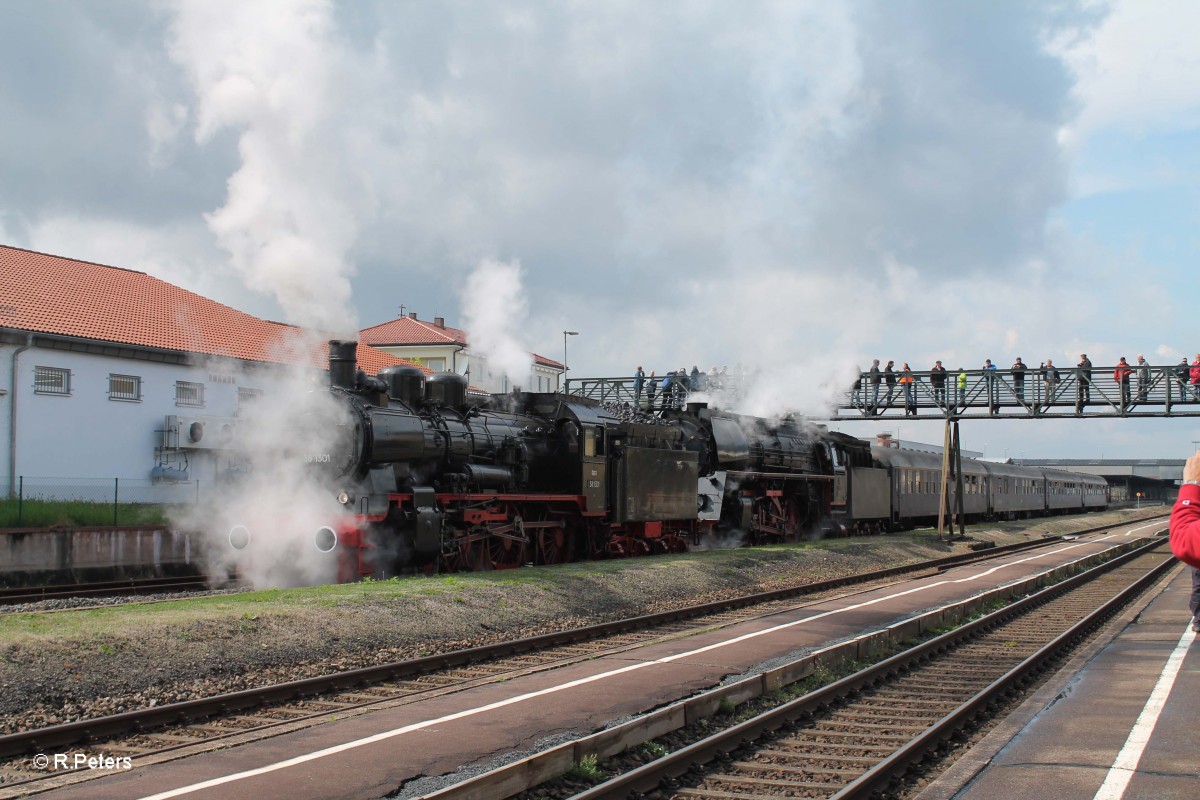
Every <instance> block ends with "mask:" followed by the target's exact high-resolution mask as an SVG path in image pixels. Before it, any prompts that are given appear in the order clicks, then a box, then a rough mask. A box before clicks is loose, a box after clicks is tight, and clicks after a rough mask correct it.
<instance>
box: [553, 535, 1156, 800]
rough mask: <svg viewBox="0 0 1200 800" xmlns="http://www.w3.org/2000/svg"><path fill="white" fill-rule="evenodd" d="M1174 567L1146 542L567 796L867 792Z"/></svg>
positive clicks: (971, 721) (846, 795)
mask: <svg viewBox="0 0 1200 800" xmlns="http://www.w3.org/2000/svg"><path fill="white" fill-rule="evenodd" d="M1174 564H1175V561H1174V559H1173V558H1172V557H1171V555H1170V552H1169V550H1168V549H1167V545H1166V543H1165V542H1153V543H1151V544H1149V545H1146V546H1143V547H1141V548H1139V549H1137V550H1134V551H1132V552H1130V553H1127V554H1126V555H1123V556H1120V557H1119V558H1117V559H1114V560H1113V561H1111V562H1108V563H1107V564H1103V565H1101V566H1099V567H1095V568H1093V569H1090V570H1088V571H1087V572H1084V573H1082V574H1080V575H1077V576H1075V577H1073V578H1070V579H1068V580H1066V581H1064V582H1062V583H1060V584H1057V585H1055V586H1052V587H1050V588H1048V589H1045V590H1043V591H1041V592H1039V593H1038V594H1036V595H1033V596H1031V597H1029V598H1026V599H1025V600H1022V601H1019V602H1017V603H1014V604H1012V605H1010V606H1008V607H1006V608H1004V609H1001V610H999V611H996V612H994V613H992V614H989V615H987V616H986V617H983V618H981V619H979V620H976V621H974V622H972V623H969V624H967V625H965V626H963V627H961V628H959V629H957V630H955V631H952V632H950V633H947V634H944V635H942V636H939V637H937V638H936V639H933V640H931V641H928V642H925V643H923V644H920V645H918V646H916V647H914V648H912V649H910V650H907V651H905V652H903V653H899V654H897V655H895V656H892V657H891V658H888V659H887V660H885V661H883V662H881V663H879V664H876V665H875V666H872V667H869V668H867V669H864V670H862V671H860V672H856V673H854V674H853V675H850V676H848V677H845V678H842V679H841V680H838V681H836V682H834V683H832V684H830V685H828V686H826V687H824V688H822V689H819V690H817V691H814V692H811V693H809V694H806V695H804V696H803V697H800V698H797V699H795V700H793V701H790V702H788V703H785V704H784V705H781V706H778V707H776V708H773V709H771V710H768V711H766V712H764V713H761V714H758V715H756V716H754V717H752V718H750V719H747V720H745V721H743V722H740V723H738V724H736V725H734V726H733V727H730V728H728V729H727V730H723V731H721V732H719V733H717V734H714V735H712V736H708V737H706V738H703V739H700V740H698V741H694V742H693V743H691V744H689V745H687V746H685V747H683V748H681V749H679V750H676V751H675V752H673V753H670V754H669V755H666V756H664V757H662V758H659V759H657V760H655V761H652V762H651V763H649V764H646V765H645V766H642V767H639V768H637V769H633V770H631V771H629V772H626V773H624V774H621V775H618V776H616V777H613V778H611V779H609V780H607V781H605V782H603V783H601V784H599V785H597V786H594V787H592V788H591V789H588V790H586V791H583V792H580V793H578V794H575V795H573V797H572V800H616V798H626V797H629V796H640V795H650V796H653V797H655V798H662V799H663V800H667V798H673V799H674V800H756V799H757V798H765V797H798V798H807V797H813V798H816V797H822V798H838V800H849V799H850V798H867V797H871V796H874V795H875V794H876V793H877V792H879V791H881V790H883V789H885V788H887V787H889V786H890V787H895V786H896V785H897V781H898V780H899V779H900V778H901V777H902V776H903V775H904V774H905V772H906V771H907V770H909V769H910V768H911V767H912V766H913V765H914V764H917V763H919V762H920V761H921V760H922V759H924V758H925V757H926V756H927V755H929V754H930V753H933V752H934V751H936V750H937V749H938V748H939V747H940V746H941V745H942V744H943V743H944V742H947V741H948V740H951V739H952V738H953V737H955V736H958V735H959V734H960V733H961V732H962V731H964V729H971V728H973V727H975V726H977V725H978V724H979V721H980V720H983V719H985V718H986V717H987V716H988V714H989V709H990V708H992V707H994V706H997V705H999V704H1000V703H1001V702H1002V701H1003V700H1004V699H1005V696H1006V695H1008V694H1010V693H1011V692H1013V691H1014V690H1015V689H1016V688H1018V687H1020V686H1021V685H1023V684H1024V683H1026V682H1028V681H1030V680H1031V679H1032V677H1033V676H1035V675H1036V673H1037V672H1038V671H1039V670H1042V669H1044V668H1045V667H1046V665H1047V664H1049V663H1051V662H1053V661H1054V660H1055V659H1057V658H1058V657H1059V656H1061V655H1062V654H1063V653H1064V652H1065V651H1067V650H1069V649H1071V648H1072V647H1074V646H1075V645H1077V644H1078V643H1079V642H1081V641H1083V640H1084V639H1085V638H1086V636H1087V635H1088V634H1089V633H1090V632H1091V631H1093V630H1095V629H1096V628H1097V627H1098V626H1099V625H1100V624H1102V623H1103V622H1104V621H1105V620H1107V619H1108V618H1109V617H1111V616H1113V615H1114V614H1116V613H1117V612H1118V611H1119V610H1120V609H1121V608H1122V607H1124V606H1125V605H1127V604H1128V603H1129V602H1131V601H1132V600H1133V599H1134V598H1135V597H1137V595H1139V594H1140V593H1141V592H1142V591H1143V590H1144V589H1145V588H1146V587H1148V586H1150V585H1151V584H1152V583H1154V582H1155V581H1157V580H1158V579H1159V578H1160V577H1161V576H1162V575H1163V574H1164V573H1165V572H1166V571H1167V570H1168V569H1170V568H1171V567H1172V566H1173V565H1174ZM539 796H549V797H554V796H560V795H558V794H556V793H555V792H554V791H553V790H549V791H543V792H541V793H540V795H539Z"/></svg>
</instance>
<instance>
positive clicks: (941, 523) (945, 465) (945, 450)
mask: <svg viewBox="0 0 1200 800" xmlns="http://www.w3.org/2000/svg"><path fill="white" fill-rule="evenodd" d="M949 472H950V417H946V434H945V436H943V437H942V480H941V488H940V489H939V491H938V495H939V496H938V528H937V535H938V538H939V539H941V538H942V535H943V534H944V533H945V532H946V495H947V492H946V482H947V481H949V480H950V475H949Z"/></svg>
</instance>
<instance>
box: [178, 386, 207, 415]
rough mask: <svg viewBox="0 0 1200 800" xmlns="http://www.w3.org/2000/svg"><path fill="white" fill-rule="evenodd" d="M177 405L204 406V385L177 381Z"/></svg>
mask: <svg viewBox="0 0 1200 800" xmlns="http://www.w3.org/2000/svg"><path fill="white" fill-rule="evenodd" d="M175 405H177V406H193V407H196V408H201V407H203V406H204V384H203V383H192V382H191V381H175Z"/></svg>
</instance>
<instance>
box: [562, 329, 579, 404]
mask: <svg viewBox="0 0 1200 800" xmlns="http://www.w3.org/2000/svg"><path fill="white" fill-rule="evenodd" d="M578 335H579V331H563V371H562V374H563V385H562V390H563V391H564V392H565V391H566V390H567V373H568V372H570V371H571V368H570V367H568V366H567V337H568V336H578Z"/></svg>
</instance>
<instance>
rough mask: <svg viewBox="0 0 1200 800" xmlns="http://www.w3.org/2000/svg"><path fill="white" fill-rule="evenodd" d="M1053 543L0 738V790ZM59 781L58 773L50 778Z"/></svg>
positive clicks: (271, 731) (223, 741)
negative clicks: (87, 760)
mask: <svg viewBox="0 0 1200 800" xmlns="http://www.w3.org/2000/svg"><path fill="white" fill-rule="evenodd" d="M1123 524H1128V523H1123ZM1107 527H1112V526H1106V527H1102V528H1098V529H1097V530H1106V529H1107ZM1058 541H1060V537H1052V538H1047V539H1043V540H1038V541H1035V542H1027V543H1022V544H1019V545H1012V546H1008V547H999V548H991V549H988V550H985V551H980V552H976V553H969V554H963V555H959V556H952V557H949V558H944V559H936V560H933V561H927V562H921V563H918V564H913V565H908V566H905V567H895V568H891V569H886V570H880V571H876V572H872V573H864V574H862V575H859V576H854V577H849V578H843V579H836V580H831V581H823V582H820V583H813V584H806V585H802V586H798V587H793V588H790V589H784V590H777V591H773V592H767V593H762V594H755V595H747V596H744V597H740V598H733V599H730V600H726V601H721V602H717V603H709V604H704V605H700V606H693V607H689V608H685V609H679V610H676V611H671V612H664V613H660V614H653V615H647V616H643V617H637V618H632V619H625V620H619V621H616V622H612V623H605V624H601V625H594V626H589V627H586V628H581V629H576V630H571V631H564V632H561V633H556V634H548V635H544V636H537V637H530V638H526V639H520V640H515V641H510V642H504V643H500V644H496V645H490V646H487V647H480V648H473V649H470V650H461V651H454V652H450V653H445V654H441V655H435V656H429V657H426V658H421V659H415V660H411V661H404V662H396V663H392V664H385V665H381V666H376V667H368V668H363V669H357V670H352V671H348V672H342V673H336V674H332V675H326V676H320V677H317V678H310V679H305V680H300V681H293V682H289V683H284V684H277V685H272V686H265V687H261V688H257V689H250V690H245V691H241V692H235V693H231V694H225V695H219V696H215V697H211V698H204V699H199V700H193V701H186V702H182V703H173V704H169V705H164V706H160V707H156V708H146V709H140V710H137V711H132V712H127V713H123V714H117V715H112V716H109V717H102V718H96V719H87V720H79V721H76V722H70V723H66V724H62V725H56V726H53V727H47V728H41V729H38V730H31V731H24V732H20V733H14V734H9V735H4V736H0V757H7V759H8V760H7V761H6V762H4V763H0V787H5V786H12V785H22V784H27V783H31V782H37V781H39V780H43V779H46V778H47V777H51V776H47V775H45V774H44V773H43V771H41V770H39V769H37V767H36V765H34V764H33V763H32V762H31V761H30V759H29V758H28V754H29V753H32V752H34V751H43V752H45V751H50V750H54V749H61V748H63V747H66V746H76V747H75V749H76V751H77V752H86V753H87V754H89V755H99V756H116V757H124V756H130V757H132V758H134V759H135V763H149V762H150V761H154V760H161V759H163V758H172V757H180V756H182V755H185V754H190V753H193V752H201V751H204V750H209V749H213V748H216V747H220V746H228V745H231V744H235V743H241V742H243V741H248V740H253V739H255V738H261V737H262V736H267V735H277V734H278V733H280V732H282V731H286V730H288V729H290V728H297V727H304V726H307V725H311V724H315V723H316V722H319V721H321V720H323V719H327V718H329V717H330V716H333V715H336V716H338V717H339V718H345V717H346V716H350V715H354V714H359V713H367V712H368V711H370V710H372V709H373V708H377V707H385V706H387V705H389V704H393V703H406V702H412V701H413V700H415V699H419V698H420V697H422V696H424V697H429V696H434V695H437V694H443V693H448V692H455V691H461V690H462V689H464V688H468V687H470V686H472V685H478V684H482V683H487V682H490V681H496V680H507V679H510V678H512V677H514V676H517V675H520V674H523V673H527V672H532V671H538V670H544V669H551V668H554V667H558V666H561V665H563V664H567V663H571V662H573V661H580V660H585V659H590V658H595V657H597V656H599V655H603V654H608V653H615V652H621V651H624V650H631V649H634V648H638V647H642V646H645V645H646V644H648V643H651V642H653V641H657V640H662V639H670V638H674V637H679V636H683V635H688V634H690V633H695V632H696V631H698V630H704V629H714V628H720V627H723V626H727V625H731V624H734V623H736V622H740V621H744V620H746V619H749V618H752V617H756V616H765V615H768V614H773V613H778V612H779V611H780V610H783V609H786V608H795V607H797V606H798V605H805V604H808V603H813V602H818V601H819V600H821V599H825V598H827V597H828V596H830V595H832V594H835V593H844V590H845V589H846V588H847V587H857V591H867V590H868V589H874V588H878V587H879V586H880V585H887V583H889V582H892V580H893V579H894V578H898V577H899V576H906V577H912V576H916V575H920V574H922V573H936V572H937V571H939V570H944V569H947V568H949V567H951V566H956V565H959V564H965V563H974V562H981V561H987V560H991V559H994V558H996V557H999V556H1002V555H1005V554H1008V553H1013V552H1019V551H1024V550H1031V549H1036V548H1038V547H1044V546H1047V545H1050V544H1054V543H1056V542H1058ZM853 593H855V592H850V594H853ZM798 601H799V602H798ZM63 775H64V772H63V771H59V772H56V773H54V775H53V776H52V777H54V778H61V777H62V776H63Z"/></svg>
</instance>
